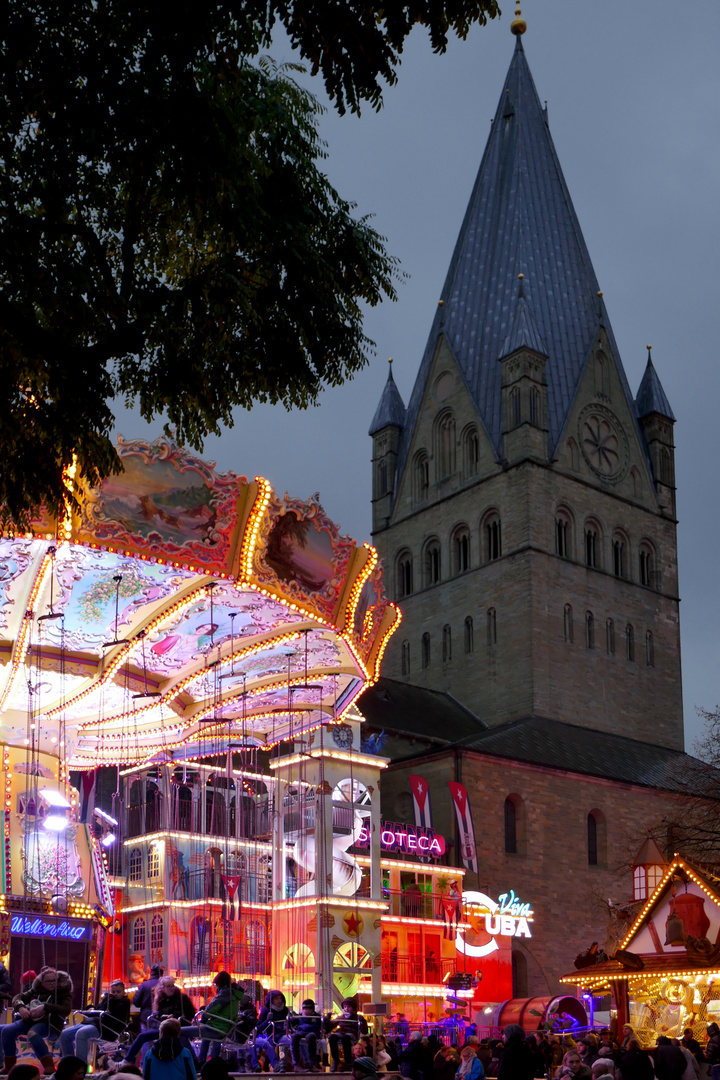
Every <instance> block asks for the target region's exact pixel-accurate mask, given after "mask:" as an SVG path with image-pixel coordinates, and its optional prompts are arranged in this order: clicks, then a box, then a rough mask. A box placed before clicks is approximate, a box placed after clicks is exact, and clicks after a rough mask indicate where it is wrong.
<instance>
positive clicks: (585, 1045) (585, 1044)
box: [575, 1038, 600, 1069]
mask: <svg viewBox="0 0 720 1080" xmlns="http://www.w3.org/2000/svg"><path fill="white" fill-rule="evenodd" d="M575 1049H576V1050H577V1052H578V1054H579V1055H580V1060H581V1061H582V1063H583V1065H587V1067H588V1068H589V1069H592V1067H593V1062H595V1061H597V1059H598V1057H599V1056H600V1055H599V1053H598V1051H597V1050H596V1049H595V1046H594V1045H593V1041H592V1040H591V1039H589V1038H587V1039H578V1041H577V1046H576V1048H575Z"/></svg>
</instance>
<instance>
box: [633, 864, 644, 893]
mask: <svg viewBox="0 0 720 1080" xmlns="http://www.w3.org/2000/svg"><path fill="white" fill-rule="evenodd" d="M645 899H647V878H646V875H645V867H644V866H636V867H635V869H634V870H633V900H645Z"/></svg>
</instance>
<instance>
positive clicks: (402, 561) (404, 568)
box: [397, 551, 413, 600]
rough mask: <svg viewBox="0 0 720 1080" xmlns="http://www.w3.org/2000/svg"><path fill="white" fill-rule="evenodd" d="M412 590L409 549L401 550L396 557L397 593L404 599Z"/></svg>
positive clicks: (411, 563) (399, 597) (411, 565)
mask: <svg viewBox="0 0 720 1080" xmlns="http://www.w3.org/2000/svg"><path fill="white" fill-rule="evenodd" d="M412 591H413V560H412V555H411V554H410V552H409V551H401V552H400V554H399V555H398V558H397V595H398V600H404V598H405V597H406V596H410V594H411V593H412Z"/></svg>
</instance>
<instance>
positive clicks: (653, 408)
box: [635, 346, 675, 420]
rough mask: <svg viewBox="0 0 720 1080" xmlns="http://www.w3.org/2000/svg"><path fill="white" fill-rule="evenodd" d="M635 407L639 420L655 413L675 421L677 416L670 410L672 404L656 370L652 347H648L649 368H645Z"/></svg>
mask: <svg viewBox="0 0 720 1080" xmlns="http://www.w3.org/2000/svg"><path fill="white" fill-rule="evenodd" d="M635 405H636V408H637V415H638V417H639V418H641V417H643V416H648V415H649V414H650V413H653V412H655V413H659V414H660V416H666V417H667V418H668V420H674V419H675V414H674V413H673V411H672V409H671V408H670V402H669V401H668V399H667V395H666V393H665V391H664V390H663V387H662V383H661V382H660V376H659V375H658V373H657V371H656V370H655V365H654V364H653V362H652V356H651V355H650V346H648V359H647V366H646V367H645V374H644V375H643V377H642V381H641V383H640V387H639V389H638V392H637V398H636V400H635Z"/></svg>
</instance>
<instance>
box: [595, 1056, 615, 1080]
mask: <svg viewBox="0 0 720 1080" xmlns="http://www.w3.org/2000/svg"><path fill="white" fill-rule="evenodd" d="M592 1080H615V1063H614V1062H613V1061H612V1059H611V1058H596V1059H595V1061H594V1062H593V1066H592Z"/></svg>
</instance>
